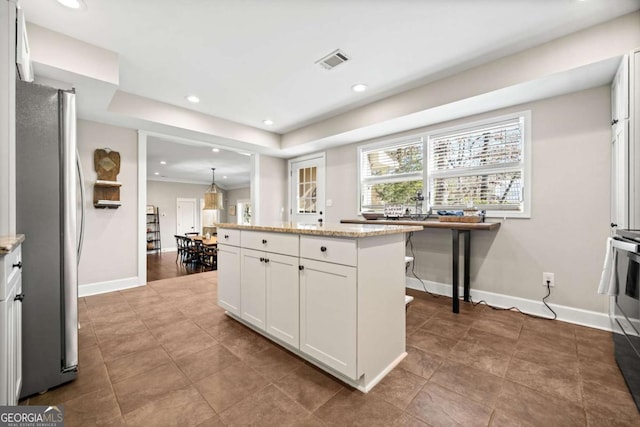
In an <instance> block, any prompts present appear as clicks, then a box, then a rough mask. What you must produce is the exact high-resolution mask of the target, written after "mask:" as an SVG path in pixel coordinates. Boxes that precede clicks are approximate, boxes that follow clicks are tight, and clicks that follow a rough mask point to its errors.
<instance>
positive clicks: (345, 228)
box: [216, 222, 422, 237]
mask: <svg viewBox="0 0 640 427" xmlns="http://www.w3.org/2000/svg"><path fill="white" fill-rule="evenodd" d="M216 227H218V229H220V228H232V229H239V230H254V231H271V232H275V233H291V234H311V235H315V236H330V237H370V236H383V235H386V234H398V233H410V232H413V231H420V230H422V227H420V226H409V225H383V224H339V223H335V224H322V225H318V224H303V223H294V222H278V223H269V224H260V225H241V224H232V223H219V224H216ZM218 231H219V230H218Z"/></svg>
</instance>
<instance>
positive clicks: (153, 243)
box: [147, 206, 162, 252]
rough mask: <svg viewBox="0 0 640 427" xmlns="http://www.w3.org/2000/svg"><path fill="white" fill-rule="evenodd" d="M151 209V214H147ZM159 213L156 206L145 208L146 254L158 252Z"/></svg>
mask: <svg viewBox="0 0 640 427" xmlns="http://www.w3.org/2000/svg"><path fill="white" fill-rule="evenodd" d="M150 208H153V212H149V210H151V209H150ZM161 249H162V245H161V240H160V213H159V212H158V207H157V206H148V207H147V252H160V250H161Z"/></svg>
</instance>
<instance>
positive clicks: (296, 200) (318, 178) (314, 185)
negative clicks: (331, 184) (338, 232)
mask: <svg viewBox="0 0 640 427" xmlns="http://www.w3.org/2000/svg"><path fill="white" fill-rule="evenodd" d="M290 171H291V221H293V222H303V223H315V222H318V219H320V218H323V216H324V194H325V192H324V185H325V182H324V154H323V155H322V156H319V157H315V158H310V159H304V160H292V161H291V163H290Z"/></svg>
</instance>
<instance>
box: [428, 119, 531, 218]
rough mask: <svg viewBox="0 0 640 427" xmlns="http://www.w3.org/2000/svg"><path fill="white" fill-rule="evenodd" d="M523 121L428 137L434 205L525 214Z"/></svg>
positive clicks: (506, 121)
mask: <svg viewBox="0 0 640 427" xmlns="http://www.w3.org/2000/svg"><path fill="white" fill-rule="evenodd" d="M524 143H525V141H524V117H514V118H511V119H508V120H501V121H496V122H493V123H487V124H486V125H482V126H479V127H474V128H471V129H463V130H458V131H452V132H446V133H440V134H437V135H434V136H430V137H429V143H428V144H429V168H428V169H429V188H430V195H431V199H430V202H431V203H430V204H431V206H432V207H433V208H434V209H449V208H464V207H466V206H468V205H473V206H476V207H478V208H481V209H487V210H504V209H507V210H515V211H521V210H522V207H523V202H524V194H523V193H524V165H525V163H524Z"/></svg>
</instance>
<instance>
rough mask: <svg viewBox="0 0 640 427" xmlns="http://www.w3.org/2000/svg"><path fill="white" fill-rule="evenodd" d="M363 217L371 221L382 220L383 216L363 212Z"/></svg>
mask: <svg viewBox="0 0 640 427" xmlns="http://www.w3.org/2000/svg"><path fill="white" fill-rule="evenodd" d="M362 216H363V217H364V219H369V220H371V219H378V218H382V214H379V213H375V212H363V213H362Z"/></svg>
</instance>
